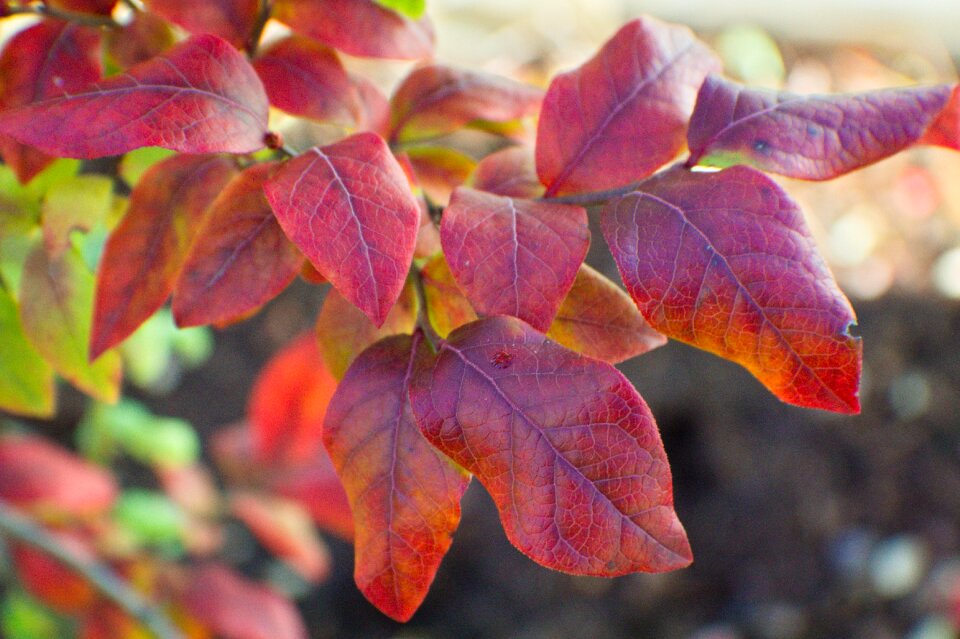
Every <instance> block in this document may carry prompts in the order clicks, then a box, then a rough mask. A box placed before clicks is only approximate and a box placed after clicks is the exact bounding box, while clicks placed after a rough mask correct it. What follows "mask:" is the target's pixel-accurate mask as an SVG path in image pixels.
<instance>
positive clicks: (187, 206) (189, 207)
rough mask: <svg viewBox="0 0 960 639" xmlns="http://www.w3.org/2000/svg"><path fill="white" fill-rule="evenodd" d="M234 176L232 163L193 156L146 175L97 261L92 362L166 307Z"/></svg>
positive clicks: (160, 164) (181, 157)
mask: <svg viewBox="0 0 960 639" xmlns="http://www.w3.org/2000/svg"><path fill="white" fill-rule="evenodd" d="M235 174H236V168H235V167H234V164H233V162H232V161H231V160H230V159H229V158H225V157H219V156H188V155H177V156H173V157H170V158H167V159H165V160H162V161H160V162H158V163H157V164H155V165H153V166H152V167H150V169H149V170H148V171H147V172H146V173H145V174H144V176H143V178H142V179H141V180H140V181H139V182H138V183H137V186H136V188H134V189H133V193H131V195H130V206H129V207H128V209H127V213H126V215H125V216H124V217H123V219H122V220H121V221H120V224H119V225H117V227H116V228H115V229H114V231H113V233H112V234H111V235H110V238H109V239H108V240H107V244H106V247H105V248H104V252H103V258H102V259H101V261H100V267H99V270H98V272H97V296H96V306H95V309H94V315H93V335H92V337H91V340H90V356H91V358H93V359H95V358H96V357H97V356H99V355H100V353H102V352H104V351H105V350H107V349H108V348H110V347H112V346H114V345H115V344H118V343H119V342H121V341H123V340H124V339H125V338H126V337H127V336H129V335H130V334H131V333H133V331H135V330H136V329H137V327H138V326H140V324H142V323H143V322H144V321H145V320H146V319H147V318H149V317H150V316H151V315H153V313H154V312H156V310H157V309H158V308H160V307H161V306H162V305H163V303H164V302H165V301H166V299H167V297H168V296H169V295H170V292H171V291H172V290H173V284H174V281H175V280H176V277H177V275H178V273H179V272H180V267H181V265H182V264H183V260H184V259H185V258H186V255H187V250H188V248H189V246H190V241H191V240H192V239H193V235H194V233H195V232H196V229H197V227H198V226H199V224H200V221H201V219H202V216H203V213H204V211H206V209H207V207H208V206H209V205H210V203H211V202H213V200H214V198H215V197H216V196H217V194H218V193H220V191H221V190H222V189H223V187H224V185H225V184H226V183H227V182H228V181H229V180H230V179H231V178H232V177H233V176H234V175H235Z"/></svg>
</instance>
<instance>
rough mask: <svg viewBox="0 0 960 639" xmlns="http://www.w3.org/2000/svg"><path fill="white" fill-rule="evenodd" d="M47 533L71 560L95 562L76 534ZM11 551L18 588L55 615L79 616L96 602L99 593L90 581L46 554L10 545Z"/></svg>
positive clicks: (84, 541) (81, 538)
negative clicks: (54, 611) (40, 602)
mask: <svg viewBox="0 0 960 639" xmlns="http://www.w3.org/2000/svg"><path fill="white" fill-rule="evenodd" d="M47 532H48V534H50V536H52V537H53V538H54V540H55V541H56V544H57V546H58V547H59V548H61V549H62V550H64V551H66V552H68V553H69V554H70V555H71V556H72V557H74V558H76V559H78V560H80V561H82V562H84V563H93V562H94V561H96V555H95V554H94V552H93V549H92V548H91V546H90V543H89V542H87V541H86V540H85V539H84V538H83V537H81V536H79V535H78V534H76V533H70V532H57V531H52V530H51V531H47ZM10 549H11V552H10V558H11V559H12V560H13V567H14V569H15V570H16V571H17V578H18V580H19V582H20V585H21V586H23V588H24V590H26V591H27V592H29V593H30V594H31V595H32V596H33V597H35V598H37V599H38V600H40V601H42V602H43V603H44V604H46V605H47V606H49V607H51V608H53V609H54V610H56V611H57V612H60V613H63V614H67V615H78V614H80V613H82V612H84V611H85V610H88V609H90V608H91V607H92V606H93V604H94V603H95V602H96V601H97V597H98V594H99V593H98V592H97V591H96V590H95V589H94V587H93V585H92V584H91V583H90V582H89V581H87V580H86V579H85V578H83V577H82V576H81V575H79V574H78V573H77V572H75V571H74V570H71V569H70V568H68V567H67V566H65V565H64V564H63V563H61V562H60V561H58V560H57V559H55V558H54V557H51V556H50V555H49V554H47V553H46V552H44V551H42V550H38V549H37V548H34V547H32V546H27V545H25V544H12V545H11V548H10Z"/></svg>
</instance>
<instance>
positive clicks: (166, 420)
mask: <svg viewBox="0 0 960 639" xmlns="http://www.w3.org/2000/svg"><path fill="white" fill-rule="evenodd" d="M126 447H127V450H128V452H129V453H130V456H131V457H133V458H134V459H136V460H137V461H140V462H142V463H144V464H147V465H150V466H160V467H163V468H176V467H182V466H189V465H190V464H192V463H194V462H195V461H197V458H198V457H199V456H200V440H199V438H198V437H197V433H196V431H195V430H194V429H193V426H191V425H190V422H188V421H186V420H183V419H178V418H176V417H156V418H154V420H153V423H152V424H150V426H149V427H148V428H144V429H143V430H142V431H141V432H140V433H139V434H138V437H137V438H136V439H131V440H130V441H127V442H126Z"/></svg>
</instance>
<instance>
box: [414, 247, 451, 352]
mask: <svg viewBox="0 0 960 639" xmlns="http://www.w3.org/2000/svg"><path fill="white" fill-rule="evenodd" d="M410 276H411V277H412V278H413V288H414V290H415V291H416V292H417V326H418V327H419V329H420V330H422V331H423V334H424V336H426V338H427V343H428V344H430V347H431V348H432V349H433V351H434V352H436V351H437V349H438V348H439V347H440V345H441V344H443V338H442V337H440V336H439V335H437V331H435V330H433V324H431V323H430V317H429V316H428V315H427V294H426V291H424V289H423V275H422V274H421V273H420V269H418V268H417V267H416V265H414V266H413V267H412V268H411V269H410Z"/></svg>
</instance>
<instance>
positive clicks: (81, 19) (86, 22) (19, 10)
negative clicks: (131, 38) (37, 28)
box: [7, 2, 122, 29]
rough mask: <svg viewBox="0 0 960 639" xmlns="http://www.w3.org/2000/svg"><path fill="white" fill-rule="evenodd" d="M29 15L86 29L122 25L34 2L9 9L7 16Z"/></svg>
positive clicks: (101, 17)
mask: <svg viewBox="0 0 960 639" xmlns="http://www.w3.org/2000/svg"><path fill="white" fill-rule="evenodd" d="M15 14H27V15H35V16H43V17H45V18H56V19H57V20H63V21H65V22H73V23H75V24H81V25H83V26H85V27H108V28H110V29H119V28H121V27H122V25H121V24H120V23H119V22H117V21H116V20H114V19H113V18H111V17H110V16H100V15H96V14H93V13H79V12H77V11H68V10H66V9H58V8H56V7H51V6H49V5H45V4H40V3H37V2H32V3H29V4H25V5H19V6H12V7H7V15H15Z"/></svg>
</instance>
